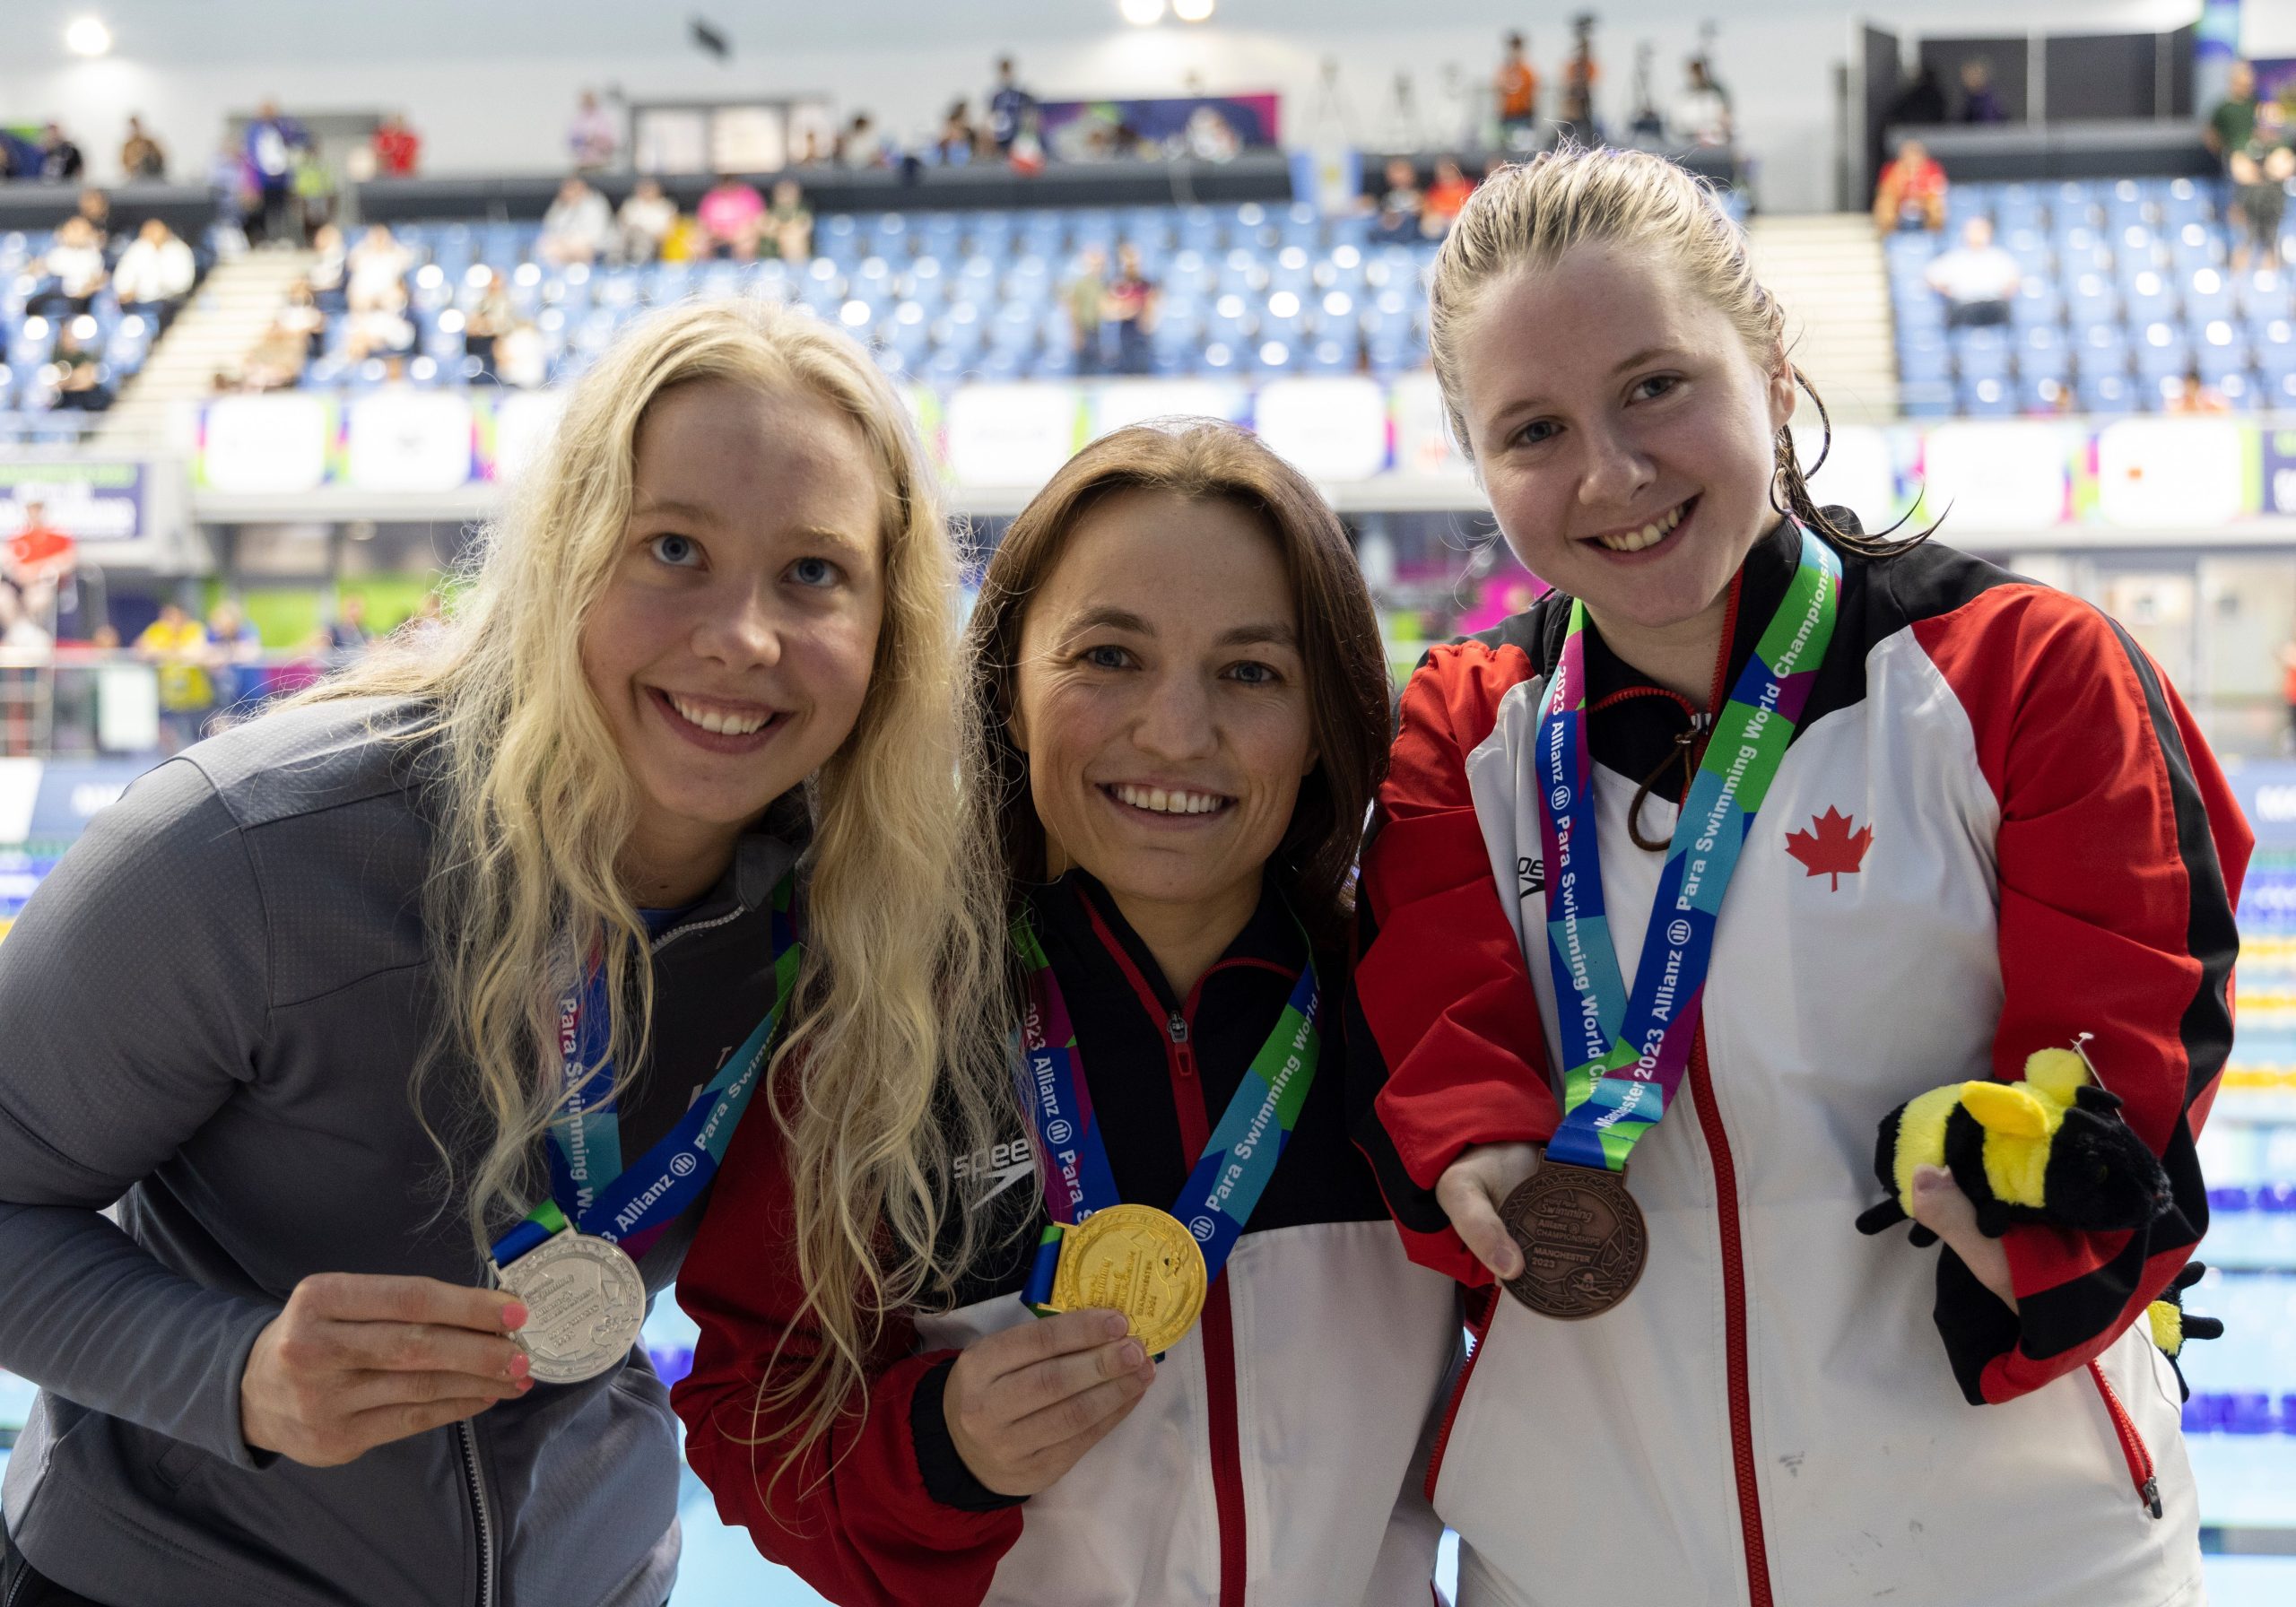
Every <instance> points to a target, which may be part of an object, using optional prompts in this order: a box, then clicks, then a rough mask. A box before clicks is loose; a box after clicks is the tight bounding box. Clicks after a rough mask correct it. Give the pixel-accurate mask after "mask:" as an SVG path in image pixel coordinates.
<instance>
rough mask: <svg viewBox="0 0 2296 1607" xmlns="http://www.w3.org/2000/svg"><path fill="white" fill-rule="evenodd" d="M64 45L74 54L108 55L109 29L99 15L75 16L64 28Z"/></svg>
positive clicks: (109, 44) (109, 43)
mask: <svg viewBox="0 0 2296 1607" xmlns="http://www.w3.org/2000/svg"><path fill="white" fill-rule="evenodd" d="M64 46H65V49H67V50H69V51H71V52H72V54H73V55H74V56H107V55H109V54H110V52H111V30H110V29H109V28H107V27H105V26H104V25H103V20H102V19H101V18H100V17H75V18H74V19H73V21H72V23H71V25H70V26H69V27H67V28H65V30H64Z"/></svg>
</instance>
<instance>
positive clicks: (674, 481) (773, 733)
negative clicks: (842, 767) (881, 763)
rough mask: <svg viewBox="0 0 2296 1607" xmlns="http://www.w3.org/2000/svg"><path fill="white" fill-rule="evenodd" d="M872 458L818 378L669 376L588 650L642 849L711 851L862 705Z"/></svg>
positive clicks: (872, 582)
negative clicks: (819, 391) (824, 398)
mask: <svg viewBox="0 0 2296 1607" xmlns="http://www.w3.org/2000/svg"><path fill="white" fill-rule="evenodd" d="M878 480H879V472H878V469H877V466H876V465H875V463H874V461H873V460H872V459H871V456H870V454H869V450H868V447H867V446H866V444H865V442H864V440H863V439H862V437H861V433H860V431H859V430H857V428H855V426H854V425H853V424H852V423H851V422H850V421H848V420H847V419H845V418H844V417H843V416H841V415H840V414H839V413H835V412H834V411H832V410H831V408H830V407H829V406H828V404H825V403H822V402H820V401H816V400H814V399H813V397H811V396H810V395H803V394H793V395H770V394H769V393H766V392H764V391H761V390H758V389H756V388H754V387H748V386H743V385H736V384H735V383H732V382H731V381H723V380H700V381H694V382H691V383H689V384H685V385H681V386H676V387H673V388H671V389H669V390H667V391H665V392H664V393H663V394H662V395H661V397H660V398H659V399H658V400H657V401H656V402H655V403H654V404H653V405H652V407H651V408H650V409H649V410H648V413H647V415H646V420H645V422H644V424H643V425H641V426H640V428H639V433H638V454H637V484H636V488H635V492H634V495H633V496H632V499H631V515H630V522H629V525H628V526H627V531H626V534H625V535H624V538H623V543H622V556H621V559H620V560H619V562H618V563H617V565H616V567H615V569H614V571H613V578H611V579H610V580H609V581H608V582H607V584H606V588H605V591H604V594H603V595H600V597H599V598H598V601H597V602H596V604H595V605H593V607H592V608H591V611H590V615H589V618H588V619H587V621H585V624H584V628H583V632H582V668H583V673H584V675H585V677H586V678H587V681H588V682H589V685H590V691H591V692H592V694H593V695H594V696H595V697H596V699H597V701H598V707H599V708H600V710H601V711H602V712H603V713H604V716H605V721H606V725H607V726H608V727H609V728H610V729H611V730H612V732H613V739H614V746H615V748H616V749H617V750H618V751H620V753H621V755H622V762H623V763H624V764H625V765H627V766H628V767H629V769H630V775H631V780H632V782H633V783H634V784H635V785H636V786H637V788H638V792H639V800H640V803H639V826H638V830H637V833H636V839H635V840H636V844H637V847H638V851H639V856H640V857H641V858H642V859H650V860H656V861H658V860H660V859H661V858H662V857H663V856H664V855H665V852H674V854H675V855H680V856H682V855H684V854H686V853H690V852H692V853H702V854H704V855H705V856H706V855H707V854H709V853H719V852H723V851H725V850H726V849H729V848H730V846H731V844H732V841H733V838H735V836H737V835H738V834H739V832H740V830H741V829H742V828H743V827H744V825H746V824H747V823H748V822H750V821H753V820H755V819H756V818H757V817H758V816H759V815H760V814H761V813H762V812H763V811H764V810H765V807H766V806H767V805H768V804H769V803H772V802H773V800H774V799H775V798H778V797H779V796H780V795H782V794H783V793H785V792H787V791H788V790H789V789H790V788H791V787H793V786H796V785H797V784H798V783H799V782H800V781H802V780H804V778H805V777H807V776H809V775H811V774H812V773H813V771H814V770H816V769H819V768H820V767H821V765H822V761H823V760H826V759H828V758H829V756H830V755H831V753H833V752H835V751H837V749H838V747H839V745H840V744H841V743H843V742H844V741H845V739H846V736H847V735H848V734H849V733H850V732H851V731H852V729H853V725H854V723H855V721H856V720H857V719H858V718H859V717H860V713H861V708H862V703H863V701H864V699H865V697H866V696H867V693H868V687H869V674H870V671H871V668H872V666H873V665H874V662H875V657H876V650H877V631H878V627H879V624H880V621H881V620H882V618H883V610H884V590H883V574H882V562H881V559H882V554H881V551H880V549H881V547H882V544H883V541H882V537H881V535H880V533H879V530H878V519H879V512H878V499H877V496H878V493H877V486H878Z"/></svg>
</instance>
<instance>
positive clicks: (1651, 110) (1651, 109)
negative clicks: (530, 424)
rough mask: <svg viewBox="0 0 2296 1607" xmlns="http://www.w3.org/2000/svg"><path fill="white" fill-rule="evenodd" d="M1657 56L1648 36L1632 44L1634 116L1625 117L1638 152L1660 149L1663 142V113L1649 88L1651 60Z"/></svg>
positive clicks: (1628, 130) (1627, 129) (1663, 145)
mask: <svg viewBox="0 0 2296 1607" xmlns="http://www.w3.org/2000/svg"><path fill="white" fill-rule="evenodd" d="M1653 56H1657V47H1656V46H1655V45H1653V44H1651V42H1650V41H1649V40H1648V39H1644V40H1642V41H1641V42H1640V43H1639V44H1637V45H1636V46H1635V47H1634V115H1633V116H1632V117H1630V118H1628V119H1627V125H1626V135H1627V141H1628V143H1631V145H1633V146H1634V147H1635V149H1637V150H1639V151H1657V150H1660V149H1663V148H1664V147H1665V143H1666V118H1665V113H1663V112H1661V111H1660V110H1659V109H1658V102H1657V97H1656V96H1655V95H1654V94H1653V93H1652V91H1651V89H1650V62H1651V58H1652V57H1653Z"/></svg>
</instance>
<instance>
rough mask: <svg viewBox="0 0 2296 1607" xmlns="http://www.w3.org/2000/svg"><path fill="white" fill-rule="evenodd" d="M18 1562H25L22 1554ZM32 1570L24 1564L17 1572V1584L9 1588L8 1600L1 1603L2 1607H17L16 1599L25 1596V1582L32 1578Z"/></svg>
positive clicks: (28, 1565)
mask: <svg viewBox="0 0 2296 1607" xmlns="http://www.w3.org/2000/svg"><path fill="white" fill-rule="evenodd" d="M17 1560H19V1561H22V1560H23V1559H22V1554H21V1553H19V1554H18V1558H17ZM31 1569H32V1565H31V1564H30V1563H29V1562H24V1565H23V1567H22V1568H18V1569H17V1570H16V1582H15V1583H14V1584H13V1585H10V1586H8V1599H7V1600H6V1601H4V1602H0V1607H16V1598H17V1597H18V1596H20V1595H22V1594H24V1582H25V1581H26V1580H28V1579H30V1577H32V1572H31Z"/></svg>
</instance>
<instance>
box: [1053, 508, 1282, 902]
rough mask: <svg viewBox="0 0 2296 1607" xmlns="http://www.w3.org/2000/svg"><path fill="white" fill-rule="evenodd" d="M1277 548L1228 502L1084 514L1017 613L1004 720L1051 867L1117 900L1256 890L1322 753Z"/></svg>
mask: <svg viewBox="0 0 2296 1607" xmlns="http://www.w3.org/2000/svg"><path fill="white" fill-rule="evenodd" d="M1299 641H1300V621H1299V617H1298V613H1297V610H1296V608H1295V606H1294V604H1293V602H1292V595H1291V578H1290V576H1289V575H1288V574H1287V573H1286V572H1285V569H1284V565H1283V553H1282V552H1281V551H1280V550H1279V548H1278V547H1277V545H1276V542H1275V538H1274V535H1273V534H1270V533H1269V532H1268V531H1267V529H1266V528H1265V526H1263V525H1262V524H1261V522H1260V521H1259V520H1258V519H1257V517H1255V516H1254V515H1252V514H1251V513H1249V512H1248V511H1247V510H1245V509H1244V508H1240V507H1239V506H1237V505H1236V504H1234V503H1232V502H1227V501H1217V500H1214V501H1195V500H1190V499H1186V498H1182V497H1179V496H1176V495H1173V494H1171V493H1169V492H1161V491H1127V492H1119V493H1118V494H1116V495H1113V496H1110V497H1109V498H1107V499H1104V500H1102V501H1100V502H1098V503H1095V504H1094V505H1093V506H1092V507H1091V509H1090V510H1089V511H1088V512H1087V513H1086V514H1085V515H1084V516H1083V517H1082V518H1081V519H1080V520H1079V521H1078V522H1077V525H1076V526H1075V528H1074V530H1073V531H1071V532H1070V534H1069V536H1068V541H1067V544H1066V550H1065V552H1063V553H1062V554H1061V556H1060V559H1059V561H1058V562H1057V564H1056V565H1055V566H1054V568H1053V569H1052V571H1051V573H1050V575H1049V576H1048V577H1047V578H1046V580H1045V582H1044V584H1043V585H1042V586H1040V587H1039V589H1038V591H1037V594H1036V595H1034V596H1033V597H1031V599H1030V600H1029V603H1028V612H1027V615H1026V617H1025V619H1024V621H1022V632H1021V655H1020V665H1019V673H1018V675H1017V678H1016V692H1015V704H1016V707H1015V708H1013V711H1012V723H1013V740H1014V742H1015V743H1016V744H1017V745H1018V746H1019V747H1020V748H1021V750H1022V751H1023V752H1025V753H1026V754H1027V755H1028V760H1029V788H1030V795H1031V799H1032V801H1033V802H1034V803H1035V805H1036V811H1037V815H1038V818H1039V820H1040V821H1042V822H1043V825H1044V830H1045V838H1046V843H1047V858H1048V870H1049V871H1050V872H1051V873H1053V874H1056V875H1057V874H1058V873H1059V872H1060V871H1061V870H1063V869H1065V868H1066V867H1067V866H1069V865H1077V866H1081V867H1082V868H1083V869H1084V870H1085V871H1087V872H1089V873H1091V874H1092V875H1093V876H1095V877H1097V878H1098V879H1099V880H1100V882H1103V883H1104V884H1106V885H1107V886H1108V888H1109V890H1111V891H1112V892H1113V893H1115V894H1116V895H1117V897H1118V899H1138V900H1142V901H1146V902H1153V903H1159V904H1178V905H1187V904H1200V903H1210V902H1213V901H1214V900H1218V899H1222V897H1223V895H1225V896H1230V897H1232V896H1235V895H1237V894H1239V891H1240V890H1241V889H1242V888H1243V887H1244V886H1245V884H1247V883H1248V884H1249V885H1250V886H1251V887H1253V888H1255V889H1256V888H1257V884H1258V880H1259V876H1260V872H1261V868H1262V867H1263V866H1264V865H1265V864H1266V862H1267V859H1268V856H1270V855H1272V854H1273V853H1274V851H1275V848H1276V846H1277V845H1278V844H1279V843H1281V842H1282V841H1283V834H1284V832H1285V830H1286V829H1287V828H1289V826H1290V825H1291V812H1292V805H1293V804H1294V803H1295V802H1296V801H1297V800H1298V797H1299V793H1300V779H1301V777H1304V776H1306V775H1307V774H1308V773H1309V771H1311V770H1312V769H1315V765H1316V752H1315V744H1314V737H1313V734H1312V727H1311V716H1310V711H1309V701H1308V686H1307V677H1306V671H1305V666H1304V665H1303V663H1302V661H1301V658H1300V647H1299Z"/></svg>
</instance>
